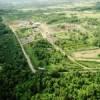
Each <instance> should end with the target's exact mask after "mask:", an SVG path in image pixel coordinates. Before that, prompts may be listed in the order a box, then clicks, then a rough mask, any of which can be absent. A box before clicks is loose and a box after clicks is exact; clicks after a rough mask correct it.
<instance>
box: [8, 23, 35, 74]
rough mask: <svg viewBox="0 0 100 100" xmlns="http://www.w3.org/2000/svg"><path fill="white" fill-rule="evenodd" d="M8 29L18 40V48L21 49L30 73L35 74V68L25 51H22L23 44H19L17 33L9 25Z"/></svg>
mask: <svg viewBox="0 0 100 100" xmlns="http://www.w3.org/2000/svg"><path fill="white" fill-rule="evenodd" d="M9 28H10V29H11V30H12V31H13V33H14V35H15V36H16V38H17V40H18V42H19V44H20V47H21V49H22V52H23V54H24V56H25V58H26V60H27V63H28V65H29V68H30V69H31V71H32V73H36V70H35V67H34V66H33V64H32V62H31V60H30V57H29V55H28V54H27V53H26V51H25V49H24V47H23V44H22V43H21V41H20V39H19V37H18V35H17V33H16V32H15V29H14V28H13V27H12V26H10V25H9Z"/></svg>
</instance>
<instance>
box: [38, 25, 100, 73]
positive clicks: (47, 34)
mask: <svg viewBox="0 0 100 100" xmlns="http://www.w3.org/2000/svg"><path fill="white" fill-rule="evenodd" d="M40 31H41V35H42V37H43V38H44V39H46V40H47V41H48V42H49V43H50V44H52V46H53V47H54V48H55V50H57V51H60V53H61V54H63V55H64V56H67V57H68V59H69V60H70V61H71V62H73V63H75V64H76V65H78V66H80V67H82V68H83V69H85V70H89V71H91V72H96V71H94V68H88V67H87V66H85V65H83V64H80V63H78V62H77V61H76V60H75V59H74V58H73V57H72V56H70V55H67V54H66V52H65V51H64V50H63V49H62V48H60V47H59V46H57V45H55V43H54V39H53V37H52V35H51V32H52V31H51V30H50V29H49V27H48V26H47V25H46V24H41V25H40ZM96 70H97V69H96ZM99 70H100V69H99Z"/></svg>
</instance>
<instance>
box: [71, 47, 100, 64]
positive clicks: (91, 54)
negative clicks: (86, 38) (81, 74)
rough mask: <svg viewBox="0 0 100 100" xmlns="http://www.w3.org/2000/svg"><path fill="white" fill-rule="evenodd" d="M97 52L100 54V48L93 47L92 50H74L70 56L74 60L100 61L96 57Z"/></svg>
mask: <svg viewBox="0 0 100 100" xmlns="http://www.w3.org/2000/svg"><path fill="white" fill-rule="evenodd" d="M99 54H100V49H94V50H87V51H78V52H74V53H73V54H72V56H73V57H74V58H75V59H76V60H82V61H96V62H100V59H99V57H98V55H99Z"/></svg>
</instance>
